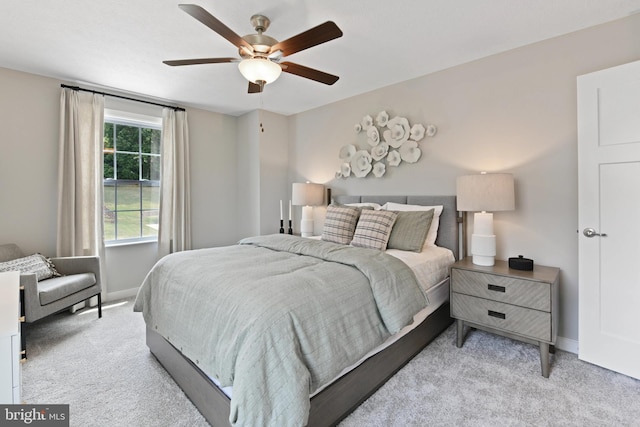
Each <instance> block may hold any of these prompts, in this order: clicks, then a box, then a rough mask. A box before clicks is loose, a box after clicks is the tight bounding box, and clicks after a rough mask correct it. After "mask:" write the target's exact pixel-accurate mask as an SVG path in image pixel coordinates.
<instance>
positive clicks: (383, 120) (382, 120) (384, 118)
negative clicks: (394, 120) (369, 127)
mask: <svg viewBox="0 0 640 427" xmlns="http://www.w3.org/2000/svg"><path fill="white" fill-rule="evenodd" d="M388 122H389V114H388V113H387V112H386V111H384V110H383V111H380V112H379V113H378V115H377V116H376V124H377V125H378V126H380V127H381V128H383V127H385V126H387V123H388Z"/></svg>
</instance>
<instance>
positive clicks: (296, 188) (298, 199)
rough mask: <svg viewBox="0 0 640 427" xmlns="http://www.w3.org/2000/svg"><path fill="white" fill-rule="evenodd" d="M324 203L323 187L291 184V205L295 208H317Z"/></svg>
mask: <svg viewBox="0 0 640 427" xmlns="http://www.w3.org/2000/svg"><path fill="white" fill-rule="evenodd" d="M323 203H324V185H322V184H312V183H310V182H307V183H295V184H293V190H292V194H291V204H292V205H295V206H319V205H321V204H323Z"/></svg>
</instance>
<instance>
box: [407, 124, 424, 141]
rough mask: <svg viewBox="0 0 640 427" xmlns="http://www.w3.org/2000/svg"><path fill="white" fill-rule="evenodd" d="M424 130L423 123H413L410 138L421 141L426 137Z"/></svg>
mask: <svg viewBox="0 0 640 427" xmlns="http://www.w3.org/2000/svg"><path fill="white" fill-rule="evenodd" d="M424 131H425V129H424V126H422V125H421V124H417V125H413V126H412V127H411V132H410V136H409V138H410V139H412V140H414V141H420V140H421V139H422V138H424Z"/></svg>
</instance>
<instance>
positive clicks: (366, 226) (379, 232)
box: [351, 210, 398, 251]
mask: <svg viewBox="0 0 640 427" xmlns="http://www.w3.org/2000/svg"><path fill="white" fill-rule="evenodd" d="M397 217H398V213H397V212H392V211H371V210H366V211H362V213H361V214H360V219H359V220H358V225H357V227H356V232H355V234H354V235H353V240H352V241H351V245H352V246H358V247H360V248H371V249H378V250H381V251H383V250H385V249H386V248H387V242H388V241H389V236H390V235H391V229H392V228H393V224H394V223H395V222H396V218H397Z"/></svg>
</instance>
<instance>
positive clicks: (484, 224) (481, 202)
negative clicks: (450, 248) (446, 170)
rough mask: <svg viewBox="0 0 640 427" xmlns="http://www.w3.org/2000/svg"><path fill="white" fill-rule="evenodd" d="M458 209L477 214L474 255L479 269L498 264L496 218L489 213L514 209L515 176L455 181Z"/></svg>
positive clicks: (486, 175) (488, 175) (490, 175)
mask: <svg viewBox="0 0 640 427" xmlns="http://www.w3.org/2000/svg"><path fill="white" fill-rule="evenodd" d="M456 195H457V209H458V210H459V211H463V212H465V211H466V212H475V214H474V215H473V234H472V235H471V254H472V255H473V263H474V264H476V265H485V266H491V265H494V264H495V257H496V236H495V234H493V214H492V213H490V212H487V211H492V212H495V211H511V210H514V209H515V193H514V188H513V175H512V174H510V173H485V172H483V173H481V174H479V175H465V176H460V177H458V179H457V181H456Z"/></svg>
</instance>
